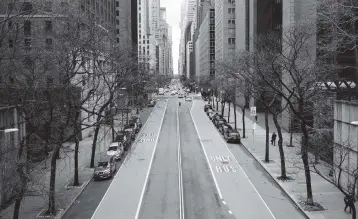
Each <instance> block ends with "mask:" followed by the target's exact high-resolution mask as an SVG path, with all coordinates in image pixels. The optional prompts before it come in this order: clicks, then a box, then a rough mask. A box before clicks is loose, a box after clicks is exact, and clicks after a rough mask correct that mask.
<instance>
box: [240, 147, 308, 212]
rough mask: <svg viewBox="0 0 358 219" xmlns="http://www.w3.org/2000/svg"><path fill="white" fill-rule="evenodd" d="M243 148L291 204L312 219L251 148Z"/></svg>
mask: <svg viewBox="0 0 358 219" xmlns="http://www.w3.org/2000/svg"><path fill="white" fill-rule="evenodd" d="M241 145H242V146H244V148H245V150H246V151H247V152H249V153H250V154H251V156H252V157H253V158H254V159H255V160H256V161H257V162H258V163H259V164H260V166H261V167H262V168H263V169H264V170H265V171H266V173H267V174H268V175H269V176H270V177H271V178H272V179H273V180H274V181H275V183H276V184H277V185H278V186H279V187H280V189H281V190H282V191H283V192H284V193H285V194H286V195H287V197H289V198H290V200H291V202H292V203H293V204H295V206H296V207H297V208H298V209H300V211H301V212H302V213H303V214H304V215H305V217H306V218H307V219H311V217H310V216H309V215H308V214H307V212H306V211H305V210H304V209H303V208H302V207H301V206H300V204H298V203H297V202H296V201H295V199H294V198H293V197H292V196H291V194H290V193H289V192H288V191H287V190H286V189H285V188H283V186H281V184H280V183H279V181H278V180H277V179H276V177H274V176H272V175H271V173H270V172H269V170H268V169H267V168H266V167H265V165H263V163H262V161H260V160H259V159H258V158H257V157H256V156H255V155H254V154H253V153H252V152H251V150H250V149H249V148H247V147H246V146H245V145H244V144H243V143H241Z"/></svg>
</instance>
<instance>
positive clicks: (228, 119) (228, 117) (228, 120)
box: [227, 102, 231, 123]
mask: <svg viewBox="0 0 358 219" xmlns="http://www.w3.org/2000/svg"><path fill="white" fill-rule="evenodd" d="M228 105H229V112H228V115H227V122H228V123H230V112H231V109H230V105H231V104H230V102H228Z"/></svg>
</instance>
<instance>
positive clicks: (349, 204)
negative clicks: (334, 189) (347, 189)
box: [344, 194, 355, 213]
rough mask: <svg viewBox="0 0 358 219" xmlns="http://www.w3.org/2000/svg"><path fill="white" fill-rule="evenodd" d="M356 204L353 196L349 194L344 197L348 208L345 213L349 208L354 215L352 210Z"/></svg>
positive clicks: (345, 208)
mask: <svg viewBox="0 0 358 219" xmlns="http://www.w3.org/2000/svg"><path fill="white" fill-rule="evenodd" d="M354 202H355V198H354V195H353V194H347V195H346V196H345V197H344V204H345V205H346V207H344V211H346V210H347V208H349V213H352V208H353V207H354Z"/></svg>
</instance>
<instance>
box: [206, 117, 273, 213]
mask: <svg viewBox="0 0 358 219" xmlns="http://www.w3.org/2000/svg"><path fill="white" fill-rule="evenodd" d="M207 119H208V118H207ZM215 130H216V133H217V134H218V135H219V138H220V139H221V141H222V142H223V143H224V145H225V146H226V148H227V150H228V151H229V153H230V155H231V156H232V157H233V158H234V160H235V162H236V163H237V165H238V166H239V167H240V169H241V171H242V173H243V174H244V175H245V177H246V178H247V180H248V181H249V182H250V184H251V186H252V188H254V190H255V192H256V193H257V195H258V196H259V197H260V199H261V201H262V202H263V203H264V205H265V206H266V208H267V210H268V211H269V212H270V214H271V216H272V218H274V219H276V217H275V216H274V215H273V213H272V211H271V209H270V208H269V207H268V205H267V204H266V202H265V200H264V199H263V198H262V196H261V195H260V193H259V192H258V191H257V189H256V187H255V186H254V184H253V183H252V182H251V180H250V178H249V177H248V176H247V174H246V173H245V171H244V169H242V167H241V165H240V164H239V162H238V161H237V159H236V157H235V156H234V154H233V153H232V152H231V150H230V148H229V147H228V146H227V144H226V142H225V141H224V139H223V138H222V137H221V135H220V133H219V131H218V130H217V129H216V128H215Z"/></svg>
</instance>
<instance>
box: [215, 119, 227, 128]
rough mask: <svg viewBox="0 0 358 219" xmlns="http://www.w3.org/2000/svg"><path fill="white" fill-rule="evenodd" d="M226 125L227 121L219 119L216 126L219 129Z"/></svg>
mask: <svg viewBox="0 0 358 219" xmlns="http://www.w3.org/2000/svg"><path fill="white" fill-rule="evenodd" d="M226 124H227V122H226V120H225V119H218V120H217V121H216V122H215V126H216V128H217V129H219V128H220V126H222V125H226Z"/></svg>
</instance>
